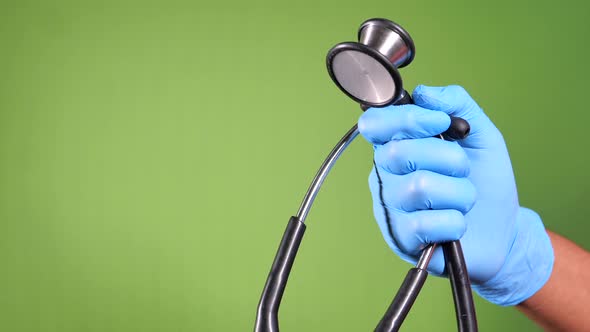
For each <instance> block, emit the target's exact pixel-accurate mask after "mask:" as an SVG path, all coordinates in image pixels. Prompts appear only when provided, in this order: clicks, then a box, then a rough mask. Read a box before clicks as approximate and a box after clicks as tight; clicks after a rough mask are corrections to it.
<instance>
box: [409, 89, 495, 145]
mask: <svg viewBox="0 0 590 332" xmlns="http://www.w3.org/2000/svg"><path fill="white" fill-rule="evenodd" d="M412 97H413V98H414V103H415V104H416V105H418V106H421V107H423V108H427V109H431V110H435V111H442V112H445V113H447V114H448V115H452V116H457V117H460V118H463V119H464V120H466V121H467V122H469V125H470V126H471V131H470V133H469V136H468V137H467V138H465V139H464V140H461V141H459V143H460V144H461V145H462V146H465V147H471V148H485V147H488V146H490V143H492V144H493V143H495V142H496V139H498V138H499V139H501V134H500V132H499V131H498V129H496V127H495V126H494V124H493V123H492V121H491V120H490V119H489V118H488V117H487V116H486V115H485V113H484V112H483V110H482V109H481V108H480V107H479V105H477V103H476V102H475V100H473V98H471V96H470V95H469V93H467V91H465V89H464V88H463V87H461V86H459V85H449V86H445V87H431V86H425V85H419V86H417V87H416V89H414V92H413V94H412Z"/></svg>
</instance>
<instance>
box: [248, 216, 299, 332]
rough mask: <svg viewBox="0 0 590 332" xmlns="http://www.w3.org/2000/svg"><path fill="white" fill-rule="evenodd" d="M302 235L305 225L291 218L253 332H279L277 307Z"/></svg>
mask: <svg viewBox="0 0 590 332" xmlns="http://www.w3.org/2000/svg"><path fill="white" fill-rule="evenodd" d="M303 234H305V224H304V223H302V222H301V221H300V220H299V218H297V217H291V219H289V223H287V228H286V229H285V233H284V234H283V239H282V240H281V244H280V245H279V249H278V250H277V254H276V255H275V260H274V262H273V263H272V267H271V269H270V273H269V274H268V278H267V279H266V284H265V285H264V290H263V291H262V296H261V297H260V302H259V303H258V311H257V313H256V325H255V327H254V331H255V332H278V331H279V319H278V312H279V306H280V304H281V299H282V298H283V293H284V291H285V286H286V285H287V280H288V279H289V273H290V272H291V268H292V267H293V262H294V261H295V256H296V255H297V250H299V245H300V244H301V240H302V239H303Z"/></svg>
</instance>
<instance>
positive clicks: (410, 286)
mask: <svg viewBox="0 0 590 332" xmlns="http://www.w3.org/2000/svg"><path fill="white" fill-rule="evenodd" d="M426 277H428V272H427V271H425V270H422V269H419V268H416V267H415V268H412V269H410V270H409V271H408V274H406V278H405V279H404V281H403V282H402V285H401V286H400V288H399V290H398V291H397V294H395V297H394V298H393V301H392V302H391V304H390V305H389V308H387V311H386V312H385V315H383V318H381V321H380V322H379V324H378V325H377V327H376V328H375V332H388V331H398V330H399V329H400V327H401V326H402V324H403V322H404V319H406V316H407V315H408V312H410V309H412V305H413V304H414V301H416V298H417V297H418V294H419V293H420V290H421V289H422V286H424V282H425V281H426Z"/></svg>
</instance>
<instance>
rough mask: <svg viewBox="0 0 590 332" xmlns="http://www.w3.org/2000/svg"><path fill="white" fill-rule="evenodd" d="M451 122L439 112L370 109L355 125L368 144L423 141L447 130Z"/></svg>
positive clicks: (417, 108) (407, 108)
mask: <svg viewBox="0 0 590 332" xmlns="http://www.w3.org/2000/svg"><path fill="white" fill-rule="evenodd" d="M450 124H451V119H450V117H449V115H447V114H446V113H445V112H442V111H434V110H429V109H426V108H422V107H420V106H416V105H411V104H408V105H400V106H388V107H384V108H369V109H368V110H367V111H366V112H365V113H363V114H362V115H361V117H360V118H359V121H358V129H359V132H360V134H361V135H362V136H363V137H364V138H365V139H366V140H367V141H369V142H370V143H373V144H385V143H387V142H389V141H394V140H402V139H410V138H426V137H432V136H435V135H438V134H440V133H442V132H444V131H445V130H447V129H448V128H449V126H450Z"/></svg>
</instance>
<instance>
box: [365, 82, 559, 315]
mask: <svg viewBox="0 0 590 332" xmlns="http://www.w3.org/2000/svg"><path fill="white" fill-rule="evenodd" d="M413 98H414V102H415V104H416V105H403V106H390V107H386V108H371V109H369V110H367V111H366V112H365V113H364V114H363V115H362V116H361V117H360V119H359V123H358V127H359V131H360V133H361V134H362V136H363V137H365V139H367V140H368V141H369V142H370V143H372V144H373V145H374V150H375V155H374V167H373V170H372V172H371V174H370V176H369V186H370V189H371V194H372V196H373V203H374V204H373V208H374V214H375V218H376V219H377V223H378V224H379V227H380V229H381V232H382V233H383V236H384V238H385V241H386V242H387V243H388V244H389V246H390V247H391V248H392V249H393V251H394V252H395V253H397V254H398V255H399V256H401V257H402V258H403V259H405V260H406V261H408V262H411V263H412V264H415V263H416V261H417V259H418V258H419V255H420V251H421V250H422V249H423V248H424V247H425V246H426V245H428V244H430V243H439V242H446V241H453V240H458V239H461V245H462V247H463V252H464V256H465V261H466V264H467V269H468V271H469V276H470V278H471V281H472V284H473V288H474V289H475V290H476V291H477V293H479V294H480V295H481V296H482V297H484V298H485V299H487V300H489V301H490V302H493V303H496V304H499V305H514V304H518V303H520V302H522V301H524V300H526V299H527V298H529V297H530V296H532V295H533V294H534V293H536V292H537V291H538V290H539V289H540V288H541V287H542V286H543V285H544V284H545V282H546V281H547V280H548V279H549V276H550V274H551V270H552V267H553V259H554V257H553V248H552V247H551V242H550V240H549V237H548V235H547V233H546V232H545V229H544V227H543V223H542V221H541V219H540V217H539V216H538V215H537V214H536V213H535V212H533V211H532V210H529V209H526V208H523V207H520V206H519V203H518V195H517V192H516V185H515V182H514V176H513V173H512V166H511V164H510V158H509V156H508V152H507V149H506V145H505V143H504V139H503V138H502V135H501V134H500V131H498V129H497V128H496V127H495V126H494V124H493V123H492V122H491V121H490V119H489V118H488V117H487V116H486V115H485V114H484V112H483V111H482V109H481V108H480V107H479V106H478V105H477V104H476V102H475V101H474V100H473V99H472V98H471V97H470V96H469V95H468V93H467V92H466V91H465V90H464V89H463V88H462V87H460V86H448V87H426V86H418V87H417V88H416V90H415V91H414V93H413ZM449 115H453V116H458V117H461V118H463V119H465V120H467V121H468V122H469V124H470V125H471V133H470V134H469V136H468V137H467V138H466V139H464V140H461V141H458V142H449V141H443V140H440V139H437V138H433V137H432V136H435V135H438V134H440V133H442V132H444V131H445V130H446V129H447V128H448V127H449V124H450V119H449ZM428 270H429V272H431V273H434V274H436V275H443V274H444V257H443V253H442V251H441V248H437V250H435V253H434V255H433V258H432V260H431V262H430V265H429V267H428Z"/></svg>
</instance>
